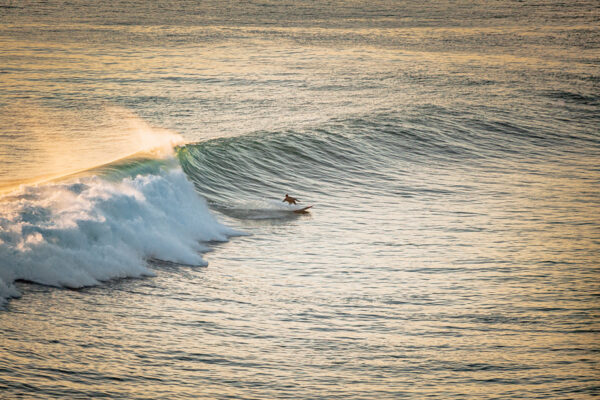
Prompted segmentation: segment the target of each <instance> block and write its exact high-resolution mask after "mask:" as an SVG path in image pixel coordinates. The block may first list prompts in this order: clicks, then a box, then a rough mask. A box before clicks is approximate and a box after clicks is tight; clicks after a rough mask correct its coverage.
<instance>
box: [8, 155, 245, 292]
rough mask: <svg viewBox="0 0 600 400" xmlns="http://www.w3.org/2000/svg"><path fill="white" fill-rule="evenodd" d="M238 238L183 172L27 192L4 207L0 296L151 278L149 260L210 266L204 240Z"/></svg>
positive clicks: (96, 179)
mask: <svg viewBox="0 0 600 400" xmlns="http://www.w3.org/2000/svg"><path fill="white" fill-rule="evenodd" d="M136 164H138V163H133V164H131V163H130V164H129V165H127V166H124V167H122V168H121V169H117V170H118V171H121V172H122V171H123V170H127V168H132V165H136ZM134 169H135V168H134ZM232 234H235V232H234V231H233V230H231V229H229V228H227V227H225V226H224V225H222V224H221V223H219V222H218V221H217V220H216V219H215V218H214V217H213V216H212V215H211V213H210V212H209V210H208V208H207V206H206V202H205V201H204V200H203V199H201V198H200V197H199V196H198V195H197V193H196V192H195V190H194V187H193V185H192V184H191V183H190V182H189V181H188V180H187V178H186V176H185V174H184V173H183V172H182V171H181V169H179V168H162V169H160V172H157V173H152V174H138V175H136V176H129V177H124V178H118V174H115V173H114V171H113V173H112V174H108V175H104V176H103V175H102V174H101V175H96V176H92V177H89V176H88V177H81V178H77V179H75V180H72V181H70V182H66V183H51V184H47V185H43V186H32V187H25V188H24V189H22V190H21V192H18V193H13V194H11V195H10V197H5V198H4V201H3V202H1V203H0V259H1V260H2V264H3V267H2V268H1V269H0V298H2V299H6V298H8V297H11V296H18V295H19V292H18V290H17V289H16V288H15V286H14V285H13V283H14V282H15V281H16V280H25V281H30V282H35V283H39V284H44V285H51V286H62V287H68V288H80V287H83V286H90V285H96V284H98V283H99V282H101V281H106V280H109V279H114V278H124V277H141V276H145V275H153V272H152V270H151V269H149V268H148V266H147V263H146V259H148V258H157V259H160V260H165V261H172V262H177V263H184V264H191V265H206V262H205V261H204V260H203V259H202V256H201V255H200V253H201V252H204V251H206V250H208V248H207V247H206V246H204V245H202V244H201V243H200V242H206V241H225V240H227V238H228V236H229V235H232Z"/></svg>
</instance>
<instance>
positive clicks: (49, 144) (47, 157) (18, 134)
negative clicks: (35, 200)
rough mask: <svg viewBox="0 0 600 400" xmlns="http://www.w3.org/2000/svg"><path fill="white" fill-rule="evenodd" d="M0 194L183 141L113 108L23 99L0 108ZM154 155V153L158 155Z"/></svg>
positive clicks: (168, 150)
mask: <svg viewBox="0 0 600 400" xmlns="http://www.w3.org/2000/svg"><path fill="white" fill-rule="evenodd" d="M0 113H1V114H0V121H1V122H0V129H1V130H2V132H3V133H4V135H2V141H1V142H0V148H1V149H2V152H1V153H0V190H3V191H6V190H9V189H10V188H11V187H13V186H14V185H17V184H21V183H33V182H39V181H43V180H47V179H53V178H56V177H60V176H64V175H69V174H73V173H75V172H78V171H81V170H85V169H88V168H91V167H94V166H98V165H102V164H106V163H109V162H112V161H115V160H118V159H121V158H124V157H127V156H130V155H132V154H135V153H139V152H146V151H150V150H155V153H156V150H161V149H162V150H161V151H163V152H164V154H171V153H172V147H173V146H175V145H177V144H181V143H183V138H182V137H181V136H179V135H177V134H176V133H174V132H170V131H168V130H166V129H161V128H153V127H151V126H150V125H148V124H147V123H145V122H144V121H142V120H141V119H140V118H139V117H137V116H136V115H134V114H133V113H132V112H130V111H128V110H125V109H123V108H119V107H114V106H100V107H99V106H98V105H95V107H93V108H90V109H83V110H72V109H58V108H52V107H42V106H40V105H38V104H35V103H32V102H26V101H21V102H18V103H16V104H12V105H10V106H7V107H3V108H0ZM156 154H157V155H158V153H156Z"/></svg>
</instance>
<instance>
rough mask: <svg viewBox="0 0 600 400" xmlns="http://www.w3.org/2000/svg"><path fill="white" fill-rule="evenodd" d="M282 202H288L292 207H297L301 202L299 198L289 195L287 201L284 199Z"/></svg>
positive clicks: (286, 196) (286, 195)
mask: <svg viewBox="0 0 600 400" xmlns="http://www.w3.org/2000/svg"><path fill="white" fill-rule="evenodd" d="M282 201H287V202H288V203H289V204H290V205H292V204H294V205H296V203H297V202H298V203H299V202H300V200H298V199H297V198H295V197H292V196H288V194H287V193H286V194H285V199H283V200H282Z"/></svg>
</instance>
